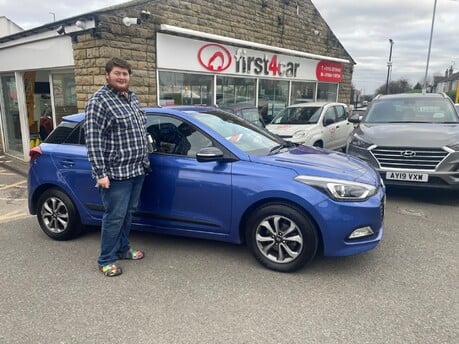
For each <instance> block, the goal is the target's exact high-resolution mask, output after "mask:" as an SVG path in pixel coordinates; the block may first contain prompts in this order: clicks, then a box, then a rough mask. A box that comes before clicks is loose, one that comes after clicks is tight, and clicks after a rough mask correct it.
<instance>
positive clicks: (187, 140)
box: [146, 114, 212, 157]
mask: <svg viewBox="0 0 459 344" xmlns="http://www.w3.org/2000/svg"><path fill="white" fill-rule="evenodd" d="M146 126H147V132H148V133H149V134H150V135H151V136H152V137H153V138H154V139H155V142H156V149H157V153H162V154H173V155H182V156H188V157H195V156H196V153H197V152H198V151H199V150H200V149H202V148H204V147H209V146H211V145H212V141H211V140H210V139H209V138H208V137H207V136H205V135H204V134H203V133H202V132H201V131H199V130H198V129H197V128H196V127H195V126H193V125H191V124H190V123H187V122H184V121H182V120H180V119H177V118H175V117H171V116H167V115H152V114H147V125H146Z"/></svg>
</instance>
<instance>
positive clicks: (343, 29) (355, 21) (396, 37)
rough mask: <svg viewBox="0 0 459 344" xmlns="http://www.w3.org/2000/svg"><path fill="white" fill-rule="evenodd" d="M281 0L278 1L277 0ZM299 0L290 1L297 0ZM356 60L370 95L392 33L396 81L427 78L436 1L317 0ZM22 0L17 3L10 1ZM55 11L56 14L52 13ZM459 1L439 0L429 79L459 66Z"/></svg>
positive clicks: (37, 14)
mask: <svg viewBox="0 0 459 344" xmlns="http://www.w3.org/2000/svg"><path fill="white" fill-rule="evenodd" d="M275 1H277V0H275ZM295 1H302V0H294V1H291V3H293V4H294V3H295ZM312 1H313V3H314V5H315V6H316V7H317V9H318V10H319V12H320V13H321V15H322V16H323V17H324V19H325V20H326V21H327V23H328V25H329V26H330V28H331V30H332V31H333V32H334V33H335V35H336V36H337V37H338V39H339V40H340V41H341V43H342V44H343V46H344V48H345V49H346V50H347V51H348V52H349V54H350V55H351V56H352V57H353V58H354V60H355V61H356V62H357V65H356V66H355V69H354V76H353V84H354V86H355V87H356V88H357V89H360V90H362V91H363V92H364V93H365V94H371V93H373V92H374V91H375V89H376V88H377V87H379V86H381V85H384V84H385V82H386V77H387V61H388V58H389V49H390V44H389V38H391V39H392V40H393V41H394V45H393V52H392V65H393V69H392V75H391V79H392V80H399V79H400V78H406V79H408V80H409V81H410V82H411V83H412V84H413V85H414V84H415V83H417V82H421V83H422V81H423V79H424V74H425V70H426V63H427V52H428V47H429V37H430V29H431V24H432V16H433V7H434V0H366V1H355V0H312ZM123 2H127V1H126V0H78V1H74V0H47V1H43V2H40V1H36V0H16V1H13V2H12V1H11V0H0V16H6V17H8V18H9V19H10V20H12V21H13V22H15V23H16V24H18V25H19V26H21V27H22V28H24V29H30V28H32V27H35V26H40V25H43V24H46V23H49V22H51V21H52V20H53V18H54V17H55V18H56V20H60V19H65V18H67V17H72V16H75V15H78V14H81V13H86V12H90V11H93V10H97V9H100V8H104V7H107V6H111V5H114V4H120V3H123ZM12 3H13V4H17V5H15V6H12V5H11V4H12ZM50 12H52V13H54V15H53V14H51V13H50ZM458 23H459V0H437V7H436V16H435V26H434V34H433V40H432V51H431V55H430V63H429V78H430V77H431V76H432V75H444V73H445V70H446V69H447V68H449V67H450V66H451V65H453V67H454V68H455V70H457V69H459V43H458V32H459V29H458Z"/></svg>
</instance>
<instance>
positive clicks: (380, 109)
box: [369, 102, 401, 123]
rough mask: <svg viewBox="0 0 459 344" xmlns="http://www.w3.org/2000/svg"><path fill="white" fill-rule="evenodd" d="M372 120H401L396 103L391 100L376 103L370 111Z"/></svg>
mask: <svg viewBox="0 0 459 344" xmlns="http://www.w3.org/2000/svg"><path fill="white" fill-rule="evenodd" d="M369 116H370V119H371V122H383V123H384V122H392V121H400V120H401V118H400V114H398V113H397V111H396V108H395V106H394V104H392V103H390V102H381V103H376V104H375V105H374V108H373V109H371V112H370V113H369Z"/></svg>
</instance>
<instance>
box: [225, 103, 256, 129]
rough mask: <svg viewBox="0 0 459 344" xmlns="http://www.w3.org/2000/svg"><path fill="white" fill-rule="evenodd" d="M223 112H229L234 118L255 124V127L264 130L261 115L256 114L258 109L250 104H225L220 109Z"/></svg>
mask: <svg viewBox="0 0 459 344" xmlns="http://www.w3.org/2000/svg"><path fill="white" fill-rule="evenodd" d="M220 109H222V110H223V111H226V112H230V113H233V114H235V115H236V116H239V117H242V118H244V119H246V120H248V121H249V122H251V123H253V124H255V125H256V126H257V127H260V128H264V127H265V123H264V122H263V120H262V119H261V115H260V113H259V112H258V108H257V107H256V106H255V105H253V104H250V103H236V104H226V105H222V106H221V107H220Z"/></svg>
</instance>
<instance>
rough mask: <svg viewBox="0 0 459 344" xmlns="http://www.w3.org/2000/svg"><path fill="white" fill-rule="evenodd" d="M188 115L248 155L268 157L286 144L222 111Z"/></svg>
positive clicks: (245, 121)
mask: <svg viewBox="0 0 459 344" xmlns="http://www.w3.org/2000/svg"><path fill="white" fill-rule="evenodd" d="M187 113H188V114H190V115H192V116H193V117H195V118H196V119H197V120H199V121H200V122H202V123H203V124H205V125H206V126H208V127H209V128H211V129H212V130H214V131H215V132H217V133H218V134H219V135H220V136H222V137H223V138H225V139H226V140H228V141H230V142H231V143H232V144H233V145H234V146H236V147H237V148H239V149H240V150H242V151H244V152H246V153H248V154H253V155H267V154H269V152H270V151H271V150H272V149H273V148H274V147H277V146H279V144H283V143H284V142H283V140H281V139H279V138H278V137H277V136H275V135H273V134H271V133H269V132H268V131H266V130H263V129H260V128H258V127H256V126H254V125H252V124H251V123H250V122H248V121H247V120H244V119H242V118H239V117H237V116H235V115H231V114H229V113H225V112H222V111H209V112H187Z"/></svg>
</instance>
